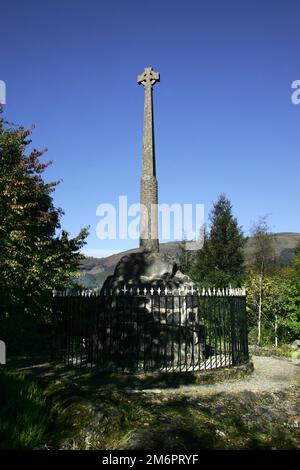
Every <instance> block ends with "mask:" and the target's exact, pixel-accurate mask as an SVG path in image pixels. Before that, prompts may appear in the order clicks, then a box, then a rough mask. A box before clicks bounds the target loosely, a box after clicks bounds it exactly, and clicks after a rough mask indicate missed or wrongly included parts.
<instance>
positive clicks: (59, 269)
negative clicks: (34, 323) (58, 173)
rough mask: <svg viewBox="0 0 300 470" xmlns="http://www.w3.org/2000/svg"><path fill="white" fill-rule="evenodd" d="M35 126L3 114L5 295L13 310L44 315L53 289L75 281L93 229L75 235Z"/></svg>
mask: <svg viewBox="0 0 300 470" xmlns="http://www.w3.org/2000/svg"><path fill="white" fill-rule="evenodd" d="M30 135H31V131H27V130H25V129H23V128H21V127H15V126H9V125H8V124H7V123H6V122H4V120H3V119H0V247H1V250H0V266H1V277H0V295H1V299H2V308H3V309H4V311H5V312H6V314H7V315H9V314H10V313H12V312H13V314H16V312H19V313H25V314H30V315H33V316H34V315H36V316H41V315H43V313H44V312H45V311H46V305H47V304H46V299H47V300H49V294H51V291H52V289H53V288H55V287H56V288H61V287H64V286H67V285H69V284H70V279H71V278H72V277H74V276H75V274H76V272H77V270H78V263H79V261H80V259H81V258H82V255H81V254H80V249H81V248H82V246H83V245H84V243H85V239H86V237H87V233H88V232H87V229H82V230H81V231H80V233H79V234H78V236H76V237H75V238H70V237H69V235H68V233H67V232H66V231H64V230H61V231H60V233H59V230H60V229H61V225H60V220H61V217H62V215H63V212H62V210H61V209H60V208H56V207H55V206H54V204H53V198H52V195H51V194H52V193H53V191H54V190H55V188H56V186H57V184H58V182H50V183H46V182H45V181H44V180H43V177H42V176H43V172H44V170H45V169H46V168H47V167H48V165H49V164H50V163H51V162H47V163H42V162H41V157H42V155H43V153H44V151H43V152H40V151H38V150H35V149H34V150H32V151H31V152H29V153H28V154H26V150H27V148H28V146H29V145H30V144H31V140H30V138H29V136H30Z"/></svg>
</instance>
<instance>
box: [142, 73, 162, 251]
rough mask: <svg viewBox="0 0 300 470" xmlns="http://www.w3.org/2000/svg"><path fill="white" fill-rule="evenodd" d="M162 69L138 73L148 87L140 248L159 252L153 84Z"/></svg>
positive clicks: (157, 80)
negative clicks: (158, 71)
mask: <svg viewBox="0 0 300 470" xmlns="http://www.w3.org/2000/svg"><path fill="white" fill-rule="evenodd" d="M159 80H160V78H159V73H157V72H154V71H153V69H152V67H146V68H145V70H144V72H143V73H142V74H141V75H139V76H138V79H137V82H138V84H140V85H143V87H144V89H145V102H144V130H143V157H142V178H141V197H140V203H141V219H140V248H141V249H142V250H143V251H149V252H152V253H157V252H158V251H159V243H158V220H157V219H158V214H157V204H158V197H157V179H156V167H155V145H154V123H153V85H154V84H155V83H156V82H159Z"/></svg>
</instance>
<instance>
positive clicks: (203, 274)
mask: <svg viewBox="0 0 300 470" xmlns="http://www.w3.org/2000/svg"><path fill="white" fill-rule="evenodd" d="M209 218H210V231H209V233H208V234H207V233H206V234H205V235H204V243H203V247H202V249H201V250H199V252H198V253H197V256H196V260H195V263H194V266H193V268H192V276H193V278H194V279H195V280H197V281H198V282H199V283H201V284H202V285H204V286H213V287H226V286H229V285H230V284H231V285H232V286H240V285H241V283H242V280H243V276H244V255H243V247H244V243H245V239H244V237H243V233H242V230H241V228H240V227H239V226H238V223H237V219H236V218H235V217H234V216H233V214H232V205H231V203H230V201H229V199H228V198H227V197H226V196H225V195H224V194H221V195H220V197H219V199H218V200H217V202H216V203H215V204H214V205H213V209H212V211H211V214H210V217H209Z"/></svg>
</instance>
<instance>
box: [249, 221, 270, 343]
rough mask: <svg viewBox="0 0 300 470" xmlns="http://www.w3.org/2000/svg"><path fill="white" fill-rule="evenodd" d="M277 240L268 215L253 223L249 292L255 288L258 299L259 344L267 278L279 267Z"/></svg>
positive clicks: (253, 295) (259, 341)
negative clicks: (271, 229)
mask: <svg viewBox="0 0 300 470" xmlns="http://www.w3.org/2000/svg"><path fill="white" fill-rule="evenodd" d="M275 242H276V239H275V237H274V235H273V234H272V233H271V231H270V229H269V225H268V222H267V217H266V216H265V217H262V218H260V219H259V221H258V222H256V223H254V224H253V226H252V228H251V243H250V249H249V251H248V256H247V258H248V259H247V265H248V269H249V270H250V274H249V277H250V282H249V283H248V293H250V289H253V292H252V297H253V298H254V299H256V301H255V306H256V307H255V308H256V314H257V344H258V345H260V343H261V330H262V321H263V296H264V291H265V286H264V284H265V278H266V277H267V276H270V275H271V274H272V273H274V272H275V269H276V267H277V257H276V250H275Z"/></svg>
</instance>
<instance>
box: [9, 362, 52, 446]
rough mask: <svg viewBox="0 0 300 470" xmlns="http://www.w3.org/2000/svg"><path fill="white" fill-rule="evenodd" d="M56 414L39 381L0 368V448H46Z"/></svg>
mask: <svg viewBox="0 0 300 470" xmlns="http://www.w3.org/2000/svg"><path fill="white" fill-rule="evenodd" d="M52 421H53V415H52V412H51V410H49V407H48V406H47V403H46V400H45V398H44V396H43V393H42V391H41V390H40V389H39V387H38V386H37V384H36V383H35V382H33V381H32V380H30V379H29V378H27V377H25V376H24V375H23V374H17V373H14V372H11V371H8V370H5V369H0V449H1V450H3V449H41V448H46V443H47V440H48V431H49V429H50V426H51V424H52Z"/></svg>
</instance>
